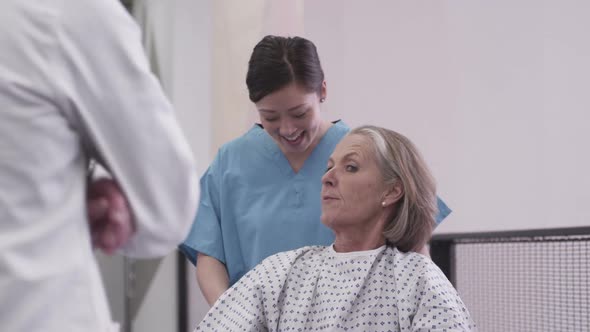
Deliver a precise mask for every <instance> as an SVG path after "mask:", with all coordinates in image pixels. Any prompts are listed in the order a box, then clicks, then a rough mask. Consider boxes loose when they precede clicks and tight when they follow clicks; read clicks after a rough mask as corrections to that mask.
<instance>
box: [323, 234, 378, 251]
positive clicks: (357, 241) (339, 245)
mask: <svg viewBox="0 0 590 332" xmlns="http://www.w3.org/2000/svg"><path fill="white" fill-rule="evenodd" d="M383 245H385V237H384V236H383V235H381V236H379V237H370V238H365V237H359V236H358V235H355V234H349V235H338V234H337V235H336V240H334V251H336V252H353V251H366V250H373V249H377V248H379V247H381V246H383Z"/></svg>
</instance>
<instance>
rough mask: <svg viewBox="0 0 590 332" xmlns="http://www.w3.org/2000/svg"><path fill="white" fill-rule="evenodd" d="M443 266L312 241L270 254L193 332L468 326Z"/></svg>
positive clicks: (388, 251)
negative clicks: (344, 250)
mask: <svg viewBox="0 0 590 332" xmlns="http://www.w3.org/2000/svg"><path fill="white" fill-rule="evenodd" d="M472 329H474V323H473V321H472V320H471V318H470V315H469V312H468V311H467V308H466V307H465V305H464V304H463V302H462V301H461V299H460V298H459V295H458V294H457V292H456V290H455V289H454V288H453V286H452V285H451V283H450V282H449V281H448V280H447V278H446V277H445V276H444V274H443V273H442V271H441V270H440V269H439V268H438V267H437V266H436V265H435V264H434V263H433V262H432V261H431V260H430V259H428V258H426V257H425V256H422V255H420V254H417V253H413V252H409V253H402V252H400V251H398V250H397V249H396V248H393V247H390V246H383V247H381V248H378V249H375V250H370V251H361V252H350V253H338V252H335V251H334V249H333V247H332V246H328V247H322V246H312V247H304V248H301V249H297V250H293V251H288V252H283V253H279V254H276V255H273V256H271V257H269V258H267V259H265V260H264V261H263V262H262V263H261V264H260V265H258V266H257V267H256V268H254V269H253V270H251V271H250V272H249V273H248V274H246V275H245V276H244V277H243V278H242V279H240V281H239V282H238V283H236V284H235V285H234V286H233V287H231V288H230V289H229V290H228V291H226V292H225V293H224V294H223V295H222V296H221V298H220V299H219V300H218V301H217V302H216V303H215V305H214V306H213V308H211V310H210V311H209V312H208V313H207V315H206V316H205V318H204V319H203V321H202V322H201V324H200V325H199V326H198V327H197V328H196V329H195V331H224V332H227V331H433V330H436V331H471V330H472Z"/></svg>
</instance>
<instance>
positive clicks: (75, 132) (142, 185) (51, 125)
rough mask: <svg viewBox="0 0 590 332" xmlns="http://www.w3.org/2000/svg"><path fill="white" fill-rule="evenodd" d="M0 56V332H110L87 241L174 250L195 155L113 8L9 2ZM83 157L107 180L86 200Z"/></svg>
mask: <svg viewBox="0 0 590 332" xmlns="http://www.w3.org/2000/svg"><path fill="white" fill-rule="evenodd" d="M0 47H1V49H2V51H1V52H0V294H1V295H0V331H60V332H63V331H101V332H102V331H116V330H117V326H116V324H114V323H113V322H112V321H111V318H110V313H109V310H108V306H107V301H106V297H105V294H104V290H103V286H102V283H101V280H100V275H99V272H98V269H97V266H96V263H95V260H94V256H93V252H92V245H93V242H94V243H95V244H96V245H97V246H98V247H100V248H103V249H105V251H107V252H112V251H114V250H115V249H116V248H118V247H120V252H122V253H123V254H126V255H130V256H134V257H157V256H164V255H166V254H168V253H169V252H170V251H171V250H172V249H174V248H175V247H176V246H177V245H178V243H179V242H180V241H182V239H183V238H184V237H185V236H186V234H187V232H188V228H189V227H190V224H191V222H192V219H193V217H194V213H195V211H196V204H197V201H198V182H197V181H198V179H196V175H197V174H196V172H195V166H194V161H193V158H192V156H191V153H190V149H189V147H188V145H187V143H186V142H185V140H184V137H183V136H182V133H181V131H180V129H179V127H178V124H177V122H176V119H175V117H174V115H173V112H172V108H171V106H170V104H169V102H168V101H167V100H166V98H165V96H164V95H163V93H162V90H161V87H160V86H159V83H158V81H157V79H156V78H155V77H154V76H153V75H152V74H151V73H150V70H149V67H148V64H147V61H146V58H145V55H144V53H143V49H142V46H141V42H140V34H139V30H138V29H137V26H136V25H135V23H134V22H133V20H132V19H131V17H130V16H129V15H128V14H127V12H126V11H125V9H124V8H123V7H122V6H121V4H120V3H119V2H118V1H116V0H76V1H65V0H64V1H62V0H48V1H42V2H39V1H21V0H3V1H1V2H0ZM90 158H93V159H95V160H97V161H98V162H99V163H100V164H102V165H103V166H104V167H105V168H106V169H107V170H108V171H109V172H110V173H111V174H112V176H113V180H101V181H99V182H97V183H92V184H91V186H90V190H88V188H87V176H86V172H87V169H88V161H89V159H90ZM87 192H88V196H87ZM123 194H124V196H123ZM87 200H89V202H90V203H91V204H90V205H87ZM89 216H90V217H91V219H90V220H89V219H88V217H89ZM127 239H128V241H126V240H127Z"/></svg>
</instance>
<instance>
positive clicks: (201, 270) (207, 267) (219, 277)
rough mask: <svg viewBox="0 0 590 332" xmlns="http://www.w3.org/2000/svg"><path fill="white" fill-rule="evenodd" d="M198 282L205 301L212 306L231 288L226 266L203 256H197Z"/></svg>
mask: <svg viewBox="0 0 590 332" xmlns="http://www.w3.org/2000/svg"><path fill="white" fill-rule="evenodd" d="M197 262H198V263H197V273H196V275H197V282H198V283H199V287H200V288H201V292H202V293H203V296H205V300H207V303H209V305H210V306H213V304H214V303H215V301H217V299H218V298H219V297H220V296H221V294H223V293H224V292H225V291H226V290H227V289H228V288H229V276H228V274H227V269H226V268H225V265H224V264H223V263H222V262H220V261H218V260H217V259H215V258H213V257H211V256H207V255H203V254H201V253H199V254H198V256H197Z"/></svg>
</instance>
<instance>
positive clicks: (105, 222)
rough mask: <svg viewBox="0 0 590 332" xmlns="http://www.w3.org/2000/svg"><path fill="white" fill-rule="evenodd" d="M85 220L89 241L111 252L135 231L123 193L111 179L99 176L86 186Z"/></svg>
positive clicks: (107, 252) (106, 251) (109, 253)
mask: <svg viewBox="0 0 590 332" xmlns="http://www.w3.org/2000/svg"><path fill="white" fill-rule="evenodd" d="M87 199H88V202H87V206H88V211H87V212H88V222H89V224H90V232H91V237H92V244H93V246H94V247H96V248H99V249H101V250H102V251H104V252H105V253H106V254H108V255H111V254H113V253H114V252H115V251H116V250H117V249H119V248H120V247H121V246H123V245H124V244H125V243H126V242H127V240H129V238H130V237H131V236H132V235H133V233H134V232H135V227H134V223H133V218H132V216H131V212H130V210H129V205H128V204H127V199H126V198H125V195H124V194H123V193H122V192H121V189H120V188H119V186H118V185H117V183H116V182H115V181H113V180H111V179H106V178H103V179H99V180H96V181H94V182H91V183H90V184H89V186H88V195H87Z"/></svg>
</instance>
